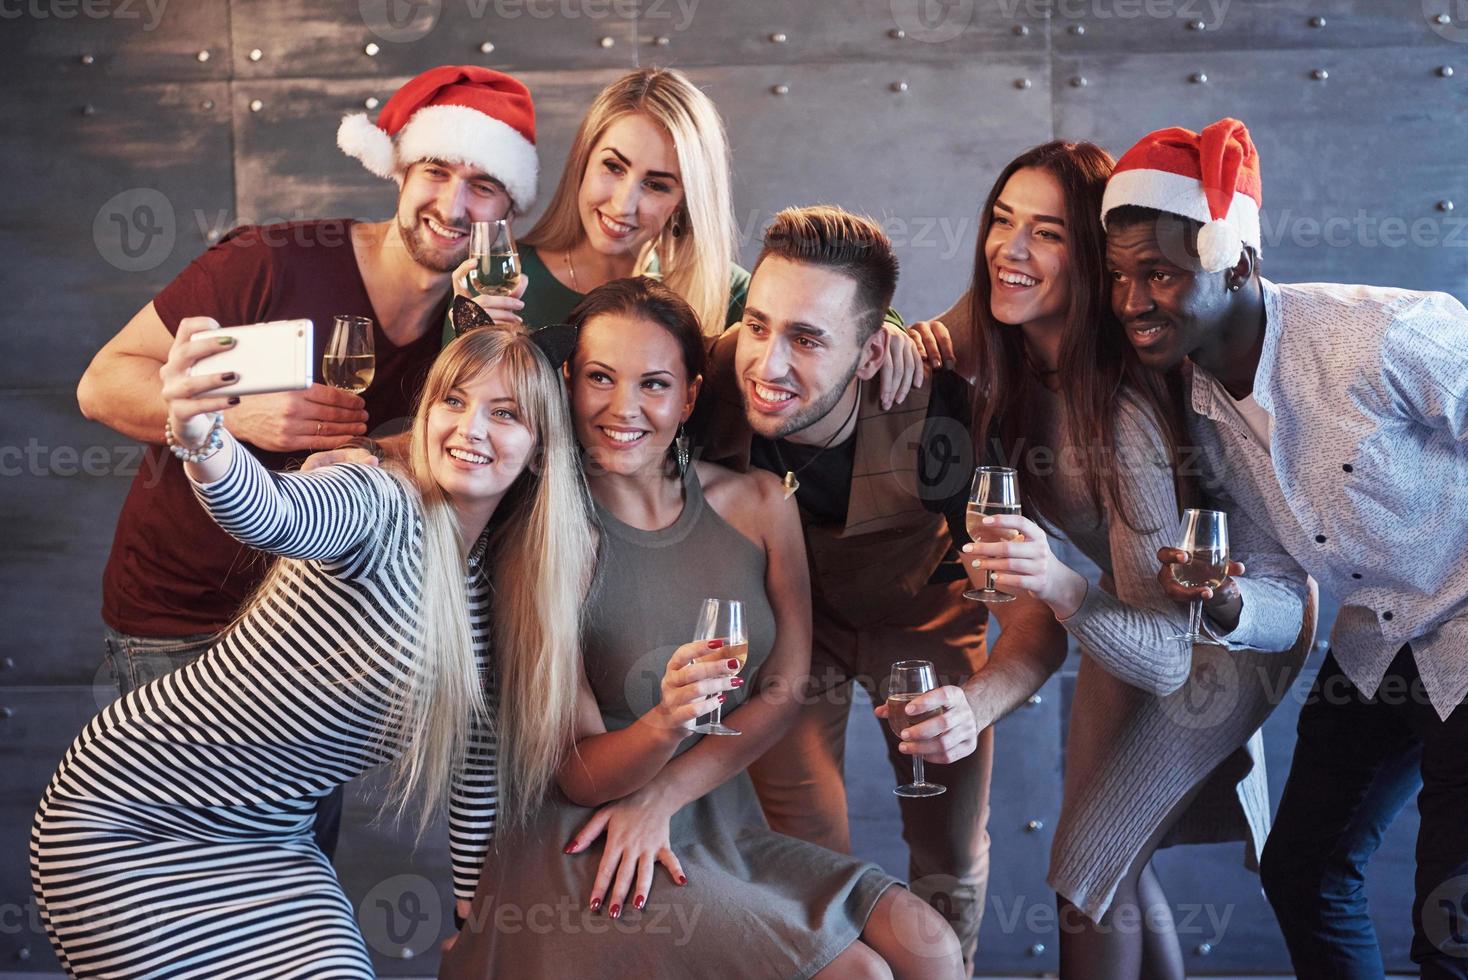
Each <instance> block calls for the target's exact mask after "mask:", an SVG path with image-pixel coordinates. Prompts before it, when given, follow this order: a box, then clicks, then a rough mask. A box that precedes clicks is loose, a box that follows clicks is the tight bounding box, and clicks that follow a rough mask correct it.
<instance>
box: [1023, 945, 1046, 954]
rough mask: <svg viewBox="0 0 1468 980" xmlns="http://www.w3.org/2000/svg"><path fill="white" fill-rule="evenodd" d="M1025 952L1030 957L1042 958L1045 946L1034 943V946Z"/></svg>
mask: <svg viewBox="0 0 1468 980" xmlns="http://www.w3.org/2000/svg"><path fill="white" fill-rule="evenodd" d="M1025 952H1027V953H1029V954H1030V955H1031V956H1044V955H1045V944H1044V943H1035V945H1033V946H1031V947H1030V948H1029V949H1027V950H1025Z"/></svg>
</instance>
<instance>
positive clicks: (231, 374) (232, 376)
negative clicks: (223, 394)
mask: <svg viewBox="0 0 1468 980" xmlns="http://www.w3.org/2000/svg"><path fill="white" fill-rule="evenodd" d="M220 378H221V379H222V380H224V381H238V380H239V379H240V376H239V375H238V374H235V373H234V372H233V371H229V372H226V373H225V374H222V375H220Z"/></svg>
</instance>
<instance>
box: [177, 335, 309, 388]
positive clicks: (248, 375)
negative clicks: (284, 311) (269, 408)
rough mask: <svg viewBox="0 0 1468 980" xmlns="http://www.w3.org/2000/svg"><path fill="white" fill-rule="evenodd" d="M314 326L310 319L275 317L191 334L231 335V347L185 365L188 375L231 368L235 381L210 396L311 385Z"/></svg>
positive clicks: (198, 336) (206, 337) (209, 336)
mask: <svg viewBox="0 0 1468 980" xmlns="http://www.w3.org/2000/svg"><path fill="white" fill-rule="evenodd" d="M314 336H315V328H314V326H313V325H312V323H311V321H310V320H275V321H272V322H270V323H252V324H248V325H246V326H242V327H220V328H219V329H218V330H205V331H203V332H202V333H196V334H194V339H195V340H210V339H212V338H215V337H233V338H234V346H233V347H230V348H227V349H221V350H220V352H219V353H218V354H210V355H209V356H208V357H206V358H204V359H203V360H201V361H199V362H197V363H196V364H195V365H194V366H193V367H191V368H189V375H190V376H191V377H192V376H193V375H197V374H223V373H225V372H227V371H233V372H234V373H235V374H237V375H239V380H238V381H234V382H231V383H230V384H227V385H221V386H220V387H218V388H216V389H214V390H213V391H211V392H210V393H209V395H210V396H211V397H212V396H214V395H259V394H263V393H265V392H269V391H297V390H299V389H302V388H309V387H311V348H312V346H313V343H312V341H313V339H314Z"/></svg>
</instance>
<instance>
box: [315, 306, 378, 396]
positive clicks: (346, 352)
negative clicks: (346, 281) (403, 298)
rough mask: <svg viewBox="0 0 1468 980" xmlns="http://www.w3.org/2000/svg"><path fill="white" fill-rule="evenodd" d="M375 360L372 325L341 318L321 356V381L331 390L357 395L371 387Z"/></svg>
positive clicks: (364, 319)
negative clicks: (337, 389) (336, 389)
mask: <svg viewBox="0 0 1468 980" xmlns="http://www.w3.org/2000/svg"><path fill="white" fill-rule="evenodd" d="M376 364H377V358H376V356H375V355H374V354H373V353H372V321H371V320H369V319H368V318H367V317H365V316H348V315H346V314H342V315H340V316H338V317H337V318H336V325H335V326H334V327H332V330H331V340H329V341H328V342H327V344H326V353H324V354H322V355H321V380H322V381H324V382H326V383H327V384H329V385H331V386H332V387H333V388H341V389H343V390H345V391H350V392H351V393H352V394H354V395H360V394H361V393H362V392H364V391H366V390H367V386H368V385H370V384H371V383H372V376H373V374H375V373H376V370H377V367H376Z"/></svg>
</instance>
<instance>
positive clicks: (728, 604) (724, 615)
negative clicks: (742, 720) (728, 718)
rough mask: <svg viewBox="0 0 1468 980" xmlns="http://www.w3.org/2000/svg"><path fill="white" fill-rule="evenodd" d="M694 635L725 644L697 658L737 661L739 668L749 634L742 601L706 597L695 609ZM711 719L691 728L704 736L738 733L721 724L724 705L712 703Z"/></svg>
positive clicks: (747, 647)
mask: <svg viewBox="0 0 1468 980" xmlns="http://www.w3.org/2000/svg"><path fill="white" fill-rule="evenodd" d="M693 638H694V640H698V641H707V640H723V641H724V645H723V646H722V647H720V648H719V649H718V650H716V651H715V652H714V653H713V654H711V655H710V656H707V657H700V658H699V659H700V660H702V661H704V662H705V663H707V662H708V661H711V660H737V661H739V669H740V670H741V671H742V670H744V662H745V661H746V660H748V659H749V637H748V636H747V635H746V634H745V632H744V603H742V602H740V601H739V600H738V599H705V600H703V605H702V606H701V607H700V608H699V610H698V625H696V626H695V627H694V629H693ZM711 717H712V719H713V720H712V721H706V722H704V723H703V724H701V725H694V726H693V730H694V731H695V732H699V733H700V734H703V735H739V734H742V733H741V732H739V731H738V730H737V729H734V728H730V727H729V726H728V725H725V724H724V706H723V705H721V704H717V705H714V713H713V715H712V716H711Z"/></svg>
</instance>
